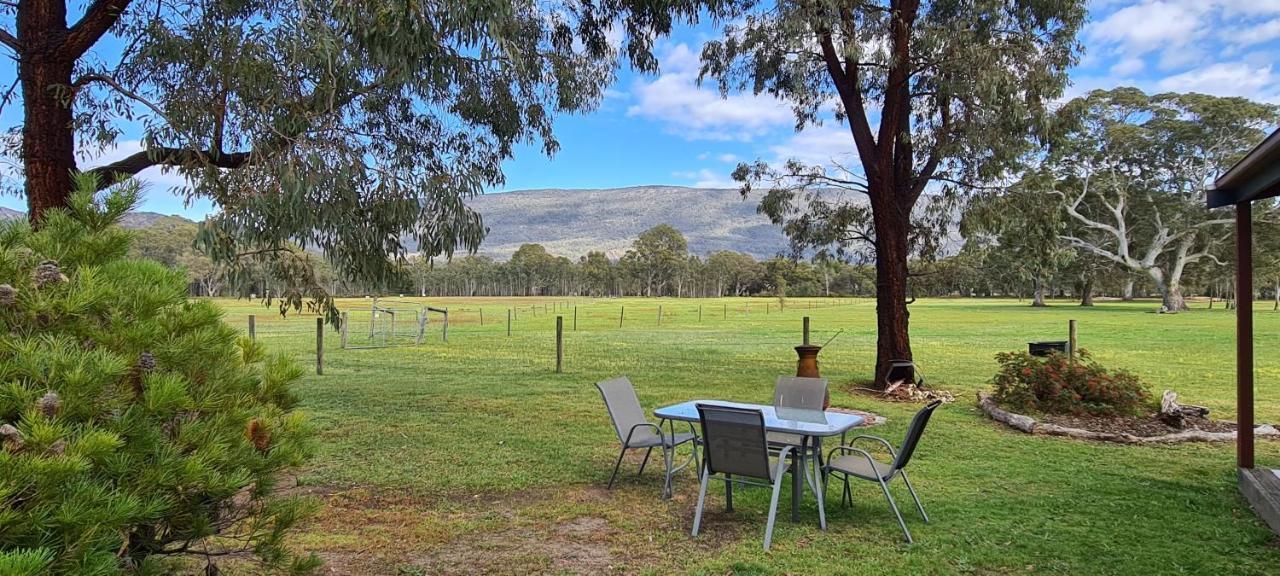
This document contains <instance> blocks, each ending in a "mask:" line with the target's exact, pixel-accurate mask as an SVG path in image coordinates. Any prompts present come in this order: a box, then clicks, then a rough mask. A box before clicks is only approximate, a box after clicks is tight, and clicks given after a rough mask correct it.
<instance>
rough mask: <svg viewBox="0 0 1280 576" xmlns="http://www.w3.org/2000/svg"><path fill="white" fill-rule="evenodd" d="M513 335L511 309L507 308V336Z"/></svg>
mask: <svg viewBox="0 0 1280 576" xmlns="http://www.w3.org/2000/svg"><path fill="white" fill-rule="evenodd" d="M510 335H511V309H510V308H507V336H510Z"/></svg>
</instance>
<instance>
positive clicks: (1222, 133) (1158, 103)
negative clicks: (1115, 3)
mask: <svg viewBox="0 0 1280 576" xmlns="http://www.w3.org/2000/svg"><path fill="white" fill-rule="evenodd" d="M1277 112H1278V109H1277V108H1276V107H1275V106H1272V105H1269V104H1261V103H1257V102H1251V101H1249V100H1247V99H1245V98H1221V97H1215V96H1208V95H1204V94H1174V93H1168V94H1157V95H1153V96H1149V95H1147V94H1145V93H1143V92H1142V91H1141V90H1139V89H1137V88H1116V89H1114V90H1095V91H1093V92H1090V93H1089V94H1087V95H1085V96H1082V97H1080V98H1076V99H1073V100H1071V101H1070V102H1068V103H1067V104H1066V105H1065V106H1063V107H1062V109H1061V110H1059V112H1058V114H1059V117H1060V121H1059V122H1058V123H1057V124H1058V125H1059V127H1060V128H1061V131H1060V132H1059V133H1058V134H1057V135H1056V136H1055V137H1054V139H1053V145H1052V147H1051V153H1050V154H1049V155H1048V157H1047V158H1046V159H1045V160H1046V163H1047V167H1048V169H1049V170H1051V171H1052V172H1054V173H1055V174H1056V176H1057V182H1056V183H1055V184H1054V186H1055V190H1054V192H1055V193H1056V194H1057V195H1058V196H1059V197H1061V198H1062V206H1063V210H1064V211H1065V213H1066V214H1067V215H1068V216H1069V217H1070V219H1071V220H1072V222H1073V223H1074V224H1075V226H1073V228H1074V229H1073V230H1071V231H1070V232H1069V233H1067V234H1063V235H1062V239H1063V240H1064V241H1066V242H1068V243H1069V244H1070V245H1071V246H1072V247H1073V248H1075V249H1076V250H1078V251H1080V252H1082V253H1086V254H1089V255H1092V256H1094V257H1097V258H1101V259H1104V260H1106V261H1108V262H1111V263H1113V264H1114V265H1116V266H1117V267H1119V268H1121V269H1123V270H1126V271H1128V272H1130V273H1133V274H1142V275H1146V276H1147V277H1149V278H1150V279H1151V281H1152V282H1153V283H1154V284H1155V286H1156V289H1157V290H1158V291H1159V292H1160V295H1161V299H1162V303H1161V307H1162V308H1163V309H1164V310H1167V311H1171V312H1178V311H1181V310H1186V308H1187V306H1186V302H1185V300H1184V298H1183V294H1182V278H1183V275H1184V274H1185V272H1186V270H1187V268H1188V267H1189V266H1194V265H1199V264H1203V263H1205V262H1210V263H1217V264H1224V263H1225V261H1224V260H1223V259H1222V258H1221V257H1220V255H1219V253H1220V252H1221V251H1222V248H1223V246H1224V245H1225V244H1226V243H1228V242H1229V241H1230V239H1231V234H1232V231H1233V230H1234V226H1233V225H1232V224H1233V223H1234V219H1233V218H1232V217H1230V216H1229V215H1227V214H1223V213H1221V212H1219V211H1211V210H1207V209H1206V208H1205V207H1204V191H1205V188H1206V187H1207V186H1208V185H1209V184H1210V183H1211V182H1212V180H1213V178H1214V177H1215V176H1216V175H1218V174H1221V173H1223V172H1225V171H1226V170H1227V169H1228V168H1230V167H1231V165H1232V164H1234V163H1235V162H1236V161H1237V160H1239V159H1240V158H1241V157H1243V156H1244V154H1245V153H1246V152H1248V151H1249V150H1250V149H1252V148H1253V146H1254V145H1256V144H1257V143H1258V142H1259V141H1261V140H1262V138H1263V136H1265V135H1266V128H1267V127H1269V126H1272V125H1274V124H1275V122H1276V121H1277V119H1280V116H1278V115H1277ZM1273 215H1274V213H1273V212H1272V211H1271V210H1259V211H1258V214H1257V217H1258V218H1271V217H1272V216H1273Z"/></svg>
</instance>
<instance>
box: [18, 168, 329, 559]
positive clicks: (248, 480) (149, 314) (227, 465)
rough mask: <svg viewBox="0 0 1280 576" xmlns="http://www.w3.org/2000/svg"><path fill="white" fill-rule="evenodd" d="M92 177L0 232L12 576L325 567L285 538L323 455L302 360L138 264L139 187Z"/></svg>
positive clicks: (159, 269) (165, 273)
mask: <svg viewBox="0 0 1280 576" xmlns="http://www.w3.org/2000/svg"><path fill="white" fill-rule="evenodd" d="M86 184H87V183H86V182H81V186H80V188H81V190H82V191H81V192H79V193H77V194H75V195H74V197H73V198H72V202H71V205H70V207H69V208H66V209H60V210H54V211H51V212H49V213H48V214H47V216H46V217H45V219H44V221H43V222H42V223H41V226H40V227H39V229H38V230H32V228H31V227H30V226H29V225H27V224H26V223H25V222H11V223H8V224H4V225H0V436H2V438H0V574H5V575H9V574H18V575H25V574H30V575H35V574H40V575H44V574H54V575H57V574H77V575H79V574H89V575H96V574H157V573H166V572H169V571H171V570H173V569H174V567H175V565H186V566H190V565H191V564H190V563H191V562H192V560H191V558H192V556H195V557H196V558H197V561H198V562H199V566H200V567H201V568H204V567H205V566H207V565H208V564H212V563H214V562H215V561H216V559H217V558H223V557H235V558H245V557H248V558H251V559H253V560H254V561H258V562H261V565H262V566H264V567H266V568H267V569H268V570H270V571H276V572H285V573H297V572H307V571H310V570H311V569H312V568H314V567H315V565H316V564H317V563H318V561H317V560H316V559H315V558H314V557H296V556H295V555H293V554H291V553H290V551H289V550H288V549H287V548H286V546H285V545H284V542H283V540H284V537H285V535H286V533H287V531H288V530H289V529H290V528H291V527H293V526H295V525H296V524H297V522H298V521H299V520H301V519H302V518H304V517H305V515H306V513H307V512H308V511H309V510H310V509H311V504H310V503H309V502H307V501H305V500H303V499H299V498H296V497H292V496H288V495H285V494H283V492H282V491H281V490H279V489H278V484H279V482H280V480H281V479H282V476H283V475H284V473H285V472H286V471H288V470H289V469H291V468H293V467H296V466H298V465H300V464H302V463H303V462H304V461H305V460H306V458H307V457H308V455H309V453H310V447H309V439H310V432H309V431H308V427H307V425H306V423H305V422H304V419H303V417H302V415H301V414H300V413H299V412H297V411H295V410H294V408H295V406H296V404H297V398H296V397H295V396H294V394H293V393H292V392H291V391H290V385H291V384H293V383H294V382H296V381H297V380H298V379H299V377H300V376H301V375H302V371H301V369H300V367H299V366H297V365H296V364H294V363H292V362H290V361H288V360H286V359H283V358H276V357H267V356H266V355H265V354H264V350H263V348H262V347H261V346H260V345H257V344H255V343H253V342H251V341H249V340H248V339H245V338H240V337H239V336H238V333H237V332H236V330H234V329H233V328H231V327H229V326H227V325H226V324H225V323H224V322H222V314H221V312H220V311H219V309H218V308H217V307H216V306H214V305H213V304H211V303H209V302H204V301H192V300H188V299H187V297H186V293H187V286H186V279H185V276H184V273H183V272H182V271H181V270H173V269H169V268H166V267H165V266H163V265H161V264H158V263H155V262H151V261H142V260H128V259H126V258H125V253H126V251H127V250H128V247H129V242H130V236H129V233H128V232H127V231H125V230H122V229H121V228H120V227H119V226H118V225H117V224H118V222H119V220H120V218H121V216H123V215H124V214H125V212H127V211H128V210H130V209H131V208H132V207H133V206H134V205H135V204H136V202H137V199H138V190H137V187H136V185H135V184H123V185H120V186H117V187H115V188H113V189H111V190H110V191H109V192H107V193H105V194H102V195H95V194H94V193H93V192H91V191H90V190H92V187H90V186H87V185H86ZM207 570H208V571H209V572H211V573H214V572H217V570H216V569H215V568H207Z"/></svg>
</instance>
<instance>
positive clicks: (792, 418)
mask: <svg viewBox="0 0 1280 576" xmlns="http://www.w3.org/2000/svg"><path fill="white" fill-rule="evenodd" d="M698 404H706V405H711V406H732V407H736V408H750V409H752V410H759V411H760V412H761V413H763V414H764V427H765V430H768V431H769V432H786V433H789V434H797V435H800V436H801V437H803V440H802V441H801V446H800V452H799V454H804V453H805V450H806V449H807V448H808V445H807V443H808V442H810V439H811V438H812V439H813V440H812V441H813V442H814V443H815V444H814V445H815V446H816V447H817V448H818V449H819V450H820V449H821V447H822V444H821V440H822V438H825V437H827V436H839V435H841V434H844V433H845V432H848V431H849V429H850V428H855V427H857V426H861V425H862V423H863V422H864V421H865V419H863V417H862V416H858V415H856V414H846V413H844V412H826V411H822V410H806V409H803V408H784V407H780V406H772V405H769V404H744V403H742V402H726V401H723V400H690V401H688V402H681V403H679V404H673V405H671V406H665V407H662V408H659V409H657V410H654V411H653V415H654V416H656V417H658V418H660V419H662V420H675V421H681V422H697V421H698V420H699V418H698ZM699 473H700V472H699ZM804 474H805V471H804V465H803V464H800V465H797V466H795V467H794V468H793V469H792V473H791V520H792V521H798V520H799V519H800V492H801V489H800V488H801V486H803V485H804Z"/></svg>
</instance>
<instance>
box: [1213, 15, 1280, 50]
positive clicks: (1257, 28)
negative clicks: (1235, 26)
mask: <svg viewBox="0 0 1280 576" xmlns="http://www.w3.org/2000/svg"><path fill="white" fill-rule="evenodd" d="M1225 36H1226V38H1225V39H1226V40H1227V42H1231V43H1233V44H1237V45H1242V46H1252V45H1254V44H1262V43H1264V42H1270V41H1272V40H1275V39H1276V38H1280V18H1277V19H1274V20H1268V21H1266V22H1263V23H1261V24H1255V25H1253V26H1249V27H1247V28H1244V29H1240V30H1230V31H1229V32H1228V33H1226V34H1225Z"/></svg>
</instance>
